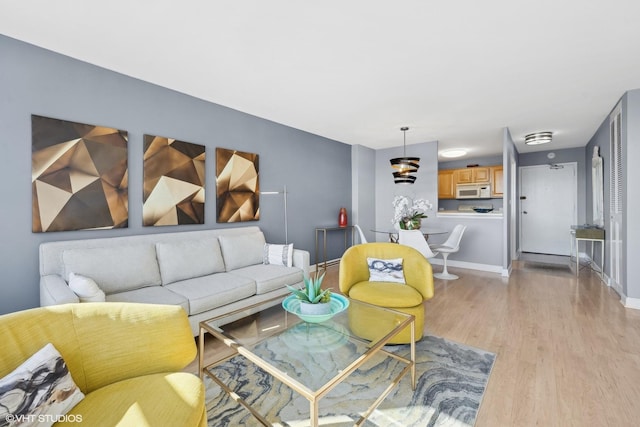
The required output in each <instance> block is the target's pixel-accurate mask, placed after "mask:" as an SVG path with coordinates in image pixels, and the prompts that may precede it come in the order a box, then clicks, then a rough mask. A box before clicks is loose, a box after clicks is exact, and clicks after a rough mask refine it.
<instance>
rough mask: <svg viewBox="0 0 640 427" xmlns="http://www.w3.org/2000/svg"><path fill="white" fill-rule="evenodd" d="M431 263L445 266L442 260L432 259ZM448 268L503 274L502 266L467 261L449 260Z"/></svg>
mask: <svg viewBox="0 0 640 427" xmlns="http://www.w3.org/2000/svg"><path fill="white" fill-rule="evenodd" d="M429 262H430V263H431V264H432V265H443V264H444V261H443V260H442V259H440V258H430V259H429ZM447 266H448V267H458V268H464V269H467V270H480V271H488V272H491V273H498V274H502V275H503V276H504V274H503V269H502V266H501V265H491V264H478V263H475V262H466V261H456V260H453V259H450V260H447Z"/></svg>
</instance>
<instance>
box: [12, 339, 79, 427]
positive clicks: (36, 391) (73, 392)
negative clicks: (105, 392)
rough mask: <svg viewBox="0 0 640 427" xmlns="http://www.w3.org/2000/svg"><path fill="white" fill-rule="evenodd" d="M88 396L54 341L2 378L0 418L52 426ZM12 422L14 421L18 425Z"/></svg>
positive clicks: (20, 423) (22, 423)
mask: <svg viewBox="0 0 640 427" xmlns="http://www.w3.org/2000/svg"><path fill="white" fill-rule="evenodd" d="M82 399H84V394H82V392H81V391H80V389H79V388H78V386H77V385H76V383H75V382H73V378H71V374H70V373H69V369H68V368H67V364H66V363H65V362H64V360H63V359H62V356H60V353H58V350H56V348H55V347H54V346H53V344H47V345H46V346H44V347H43V348H42V349H41V350H40V351H38V352H37V353H36V354H34V355H33V356H31V357H30V358H29V359H27V361H26V362H24V363H23V364H22V365H20V366H18V367H17V368H16V369H15V370H14V371H13V372H11V373H10V374H9V375H7V376H6V377H4V378H2V379H0V420H3V421H4V420H14V421H15V423H14V424H15V425H24V426H27V425H28V426H36V425H37V426H50V425H52V424H53V423H55V422H57V421H58V420H60V421H62V420H63V419H64V415H65V414H66V413H67V412H69V411H70V410H71V408H73V407H74V406H75V405H77V404H78V402H80V401H81V400H82ZM14 424H11V425H14Z"/></svg>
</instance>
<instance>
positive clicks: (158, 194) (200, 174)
mask: <svg viewBox="0 0 640 427" xmlns="http://www.w3.org/2000/svg"><path fill="white" fill-rule="evenodd" d="M204 187H205V146H204V145H199V144H193V143H191V142H184V141H178V140H177V139H172V138H165V137H162V136H154V135H145V136H144V194H143V206H142V217H143V224H144V225H145V226H162V225H183V224H204Z"/></svg>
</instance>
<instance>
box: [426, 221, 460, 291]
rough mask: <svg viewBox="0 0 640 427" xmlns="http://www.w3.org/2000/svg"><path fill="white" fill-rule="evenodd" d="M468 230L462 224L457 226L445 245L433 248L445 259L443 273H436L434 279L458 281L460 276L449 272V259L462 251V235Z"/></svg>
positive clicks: (433, 246) (432, 247)
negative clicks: (450, 255)
mask: <svg viewBox="0 0 640 427" xmlns="http://www.w3.org/2000/svg"><path fill="white" fill-rule="evenodd" d="M466 228H467V227H466V226H465V225H462V224H458V225H456V226H455V227H454V228H453V231H452V232H451V234H450V235H449V237H448V238H447V240H446V241H445V242H444V243H442V244H440V245H432V246H431V249H432V250H436V251H438V252H440V253H441V254H442V258H443V259H444V267H443V268H442V273H435V274H434V275H433V277H435V278H438V279H444V280H455V279H458V276H456V275H455V274H451V273H449V271H448V270H447V257H448V256H449V254H452V253H454V252H458V251H459V250H460V241H461V240H462V235H463V234H464V230H466Z"/></svg>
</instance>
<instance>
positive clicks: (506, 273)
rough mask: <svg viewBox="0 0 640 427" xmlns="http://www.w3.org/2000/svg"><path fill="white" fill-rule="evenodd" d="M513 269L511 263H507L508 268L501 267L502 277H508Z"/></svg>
mask: <svg viewBox="0 0 640 427" xmlns="http://www.w3.org/2000/svg"><path fill="white" fill-rule="evenodd" d="M512 271H513V265H512V264H509V268H503V269H502V277H509V276H511V272H512Z"/></svg>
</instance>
